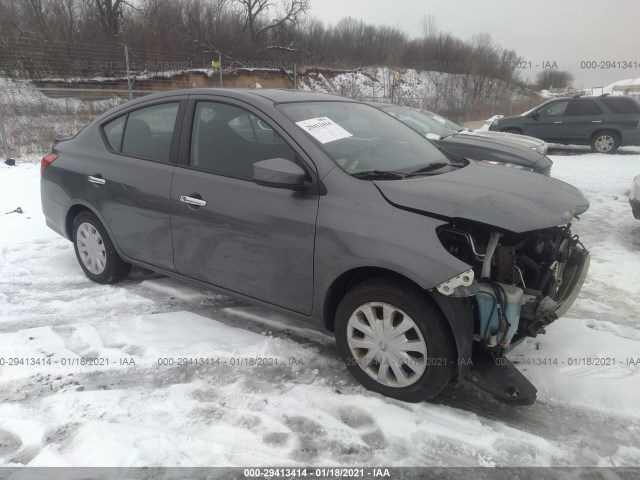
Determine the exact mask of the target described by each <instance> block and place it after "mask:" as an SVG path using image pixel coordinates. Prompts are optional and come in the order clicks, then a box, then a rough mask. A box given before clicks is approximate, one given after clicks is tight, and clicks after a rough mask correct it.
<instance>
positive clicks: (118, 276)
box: [73, 211, 131, 284]
mask: <svg viewBox="0 0 640 480" xmlns="http://www.w3.org/2000/svg"><path fill="white" fill-rule="evenodd" d="M83 224H89V225H90V226H92V227H93V228H95V230H97V232H98V233H99V235H100V237H101V244H102V245H104V252H105V254H104V257H103V259H104V270H102V271H101V272H100V273H93V272H91V271H90V270H89V269H88V268H87V267H86V266H85V264H84V262H83V260H82V258H81V256H80V251H79V246H78V229H79V228H80V226H81V225H83ZM73 248H74V250H75V252H76V258H77V259H78V263H79V264H80V267H81V268H82V270H83V271H84V273H85V275H86V276H87V277H89V279H91V280H93V281H94V282H96V283H101V284H107V283H116V282H119V281H120V280H122V279H124V278H126V276H127V275H129V272H130V271H131V264H129V263H126V262H124V261H123V260H122V259H121V258H120V256H119V255H118V252H117V251H116V249H115V247H114V246H113V242H112V241H111V238H109V234H108V233H107V230H106V229H105V228H104V226H103V225H102V223H101V222H100V220H98V217H96V215H95V214H94V213H92V212H89V211H83V212H80V213H79V214H78V215H76V217H75V218H74V220H73Z"/></svg>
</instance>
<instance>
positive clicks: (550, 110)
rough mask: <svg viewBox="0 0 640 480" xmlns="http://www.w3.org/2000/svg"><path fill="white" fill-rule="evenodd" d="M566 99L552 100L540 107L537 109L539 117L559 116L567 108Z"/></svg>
mask: <svg viewBox="0 0 640 480" xmlns="http://www.w3.org/2000/svg"><path fill="white" fill-rule="evenodd" d="M568 104H569V102H568V101H562V102H554V103H552V104H551V105H549V106H547V107H542V108H541V109H540V111H539V113H540V116H541V117H561V116H563V115H564V111H565V110H566V109H567V105H568Z"/></svg>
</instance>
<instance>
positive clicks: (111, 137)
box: [104, 115, 127, 152]
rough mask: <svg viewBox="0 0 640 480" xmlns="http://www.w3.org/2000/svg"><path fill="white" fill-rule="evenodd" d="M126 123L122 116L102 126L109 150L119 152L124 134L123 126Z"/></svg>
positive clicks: (125, 118)
mask: <svg viewBox="0 0 640 480" xmlns="http://www.w3.org/2000/svg"><path fill="white" fill-rule="evenodd" d="M126 121H127V116H126V115H124V116H122V117H120V118H116V119H115V120H112V121H111V122H109V123H107V124H106V125H105V126H104V134H105V136H106V137H107V141H108V142H109V145H111V148H112V149H114V150H115V151H117V152H119V151H120V148H121V147H122V134H123V133H124V124H125V123H126Z"/></svg>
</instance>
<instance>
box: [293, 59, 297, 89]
mask: <svg viewBox="0 0 640 480" xmlns="http://www.w3.org/2000/svg"><path fill="white" fill-rule="evenodd" d="M293 89H294V90H297V89H298V68H297V67H296V62H293Z"/></svg>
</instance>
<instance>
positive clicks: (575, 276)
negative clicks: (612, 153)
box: [438, 221, 589, 356]
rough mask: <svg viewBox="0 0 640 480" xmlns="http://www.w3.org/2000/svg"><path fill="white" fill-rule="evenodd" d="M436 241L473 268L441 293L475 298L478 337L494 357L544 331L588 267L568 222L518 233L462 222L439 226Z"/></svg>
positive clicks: (565, 306)
mask: <svg viewBox="0 0 640 480" xmlns="http://www.w3.org/2000/svg"><path fill="white" fill-rule="evenodd" d="M438 237H439V238H440V241H441V242H442V244H443V246H444V247H445V248H446V249H447V251H448V252H449V253H451V254H452V255H453V256H455V257H457V258H458V259H460V260H462V261H463V262H465V263H467V264H468V265H470V266H471V269H470V270H469V271H467V272H465V273H463V274H461V275H459V276H458V277H456V281H455V283H448V284H446V285H445V284H443V285H440V286H438V290H439V291H440V292H441V293H443V294H445V295H451V296H466V297H469V296H474V297H475V302H473V308H474V318H475V325H474V339H475V340H476V341H478V342H479V343H480V344H481V345H482V346H483V348H484V349H486V350H488V351H489V352H490V353H491V354H492V355H493V356H501V355H502V354H503V353H504V352H505V351H506V350H508V349H509V348H511V347H512V346H514V345H516V344H517V343H519V342H520V341H522V340H523V339H524V338H526V337H535V336H536V335H538V334H539V333H544V328H545V327H546V326H547V325H549V324H550V323H551V322H553V321H554V320H556V319H557V318H558V317H560V316H561V315H563V314H564V313H565V312H566V311H567V310H568V309H569V307H570V306H571V304H572V303H573V302H574V300H575V298H576V297H577V295H578V293H579V291H580V289H581V287H582V284H583V283H584V279H585V277H586V274H587V270H588V268H589V252H588V251H587V250H586V249H585V247H584V246H583V245H582V243H581V242H580V240H579V238H578V236H577V235H573V234H572V233H571V225H570V224H568V225H565V226H559V227H553V228H547V229H543V230H536V231H531V232H525V233H519V234H516V233H512V232H507V231H498V230H496V229H491V228H490V227H487V226H486V225H479V224H475V223H473V222H468V221H460V222H459V223H457V222H454V223H450V224H448V225H445V226H442V227H439V228H438Z"/></svg>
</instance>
